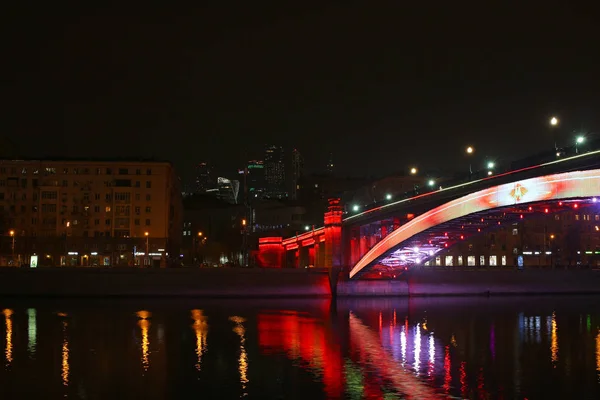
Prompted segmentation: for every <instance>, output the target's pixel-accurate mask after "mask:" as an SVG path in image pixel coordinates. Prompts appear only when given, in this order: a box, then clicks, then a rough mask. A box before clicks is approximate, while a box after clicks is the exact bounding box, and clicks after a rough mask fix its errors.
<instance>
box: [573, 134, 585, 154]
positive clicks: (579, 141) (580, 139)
mask: <svg viewBox="0 0 600 400" xmlns="http://www.w3.org/2000/svg"><path fill="white" fill-rule="evenodd" d="M583 142H585V136H581V135H580V136H577V138H575V153H579V145H580V144H582V143H583Z"/></svg>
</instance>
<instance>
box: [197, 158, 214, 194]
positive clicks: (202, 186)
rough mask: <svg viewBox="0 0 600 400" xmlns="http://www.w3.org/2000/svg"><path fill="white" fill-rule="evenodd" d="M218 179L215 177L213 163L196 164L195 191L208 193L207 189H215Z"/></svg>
mask: <svg viewBox="0 0 600 400" xmlns="http://www.w3.org/2000/svg"><path fill="white" fill-rule="evenodd" d="M216 187H217V180H216V179H214V177H213V171H212V165H210V163H208V162H201V163H199V164H198V165H196V178H195V188H194V192H195V193H206V191H207V190H210V189H215V188H216Z"/></svg>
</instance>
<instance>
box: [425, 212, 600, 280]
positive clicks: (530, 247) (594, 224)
mask: <svg viewBox="0 0 600 400" xmlns="http://www.w3.org/2000/svg"><path fill="white" fill-rule="evenodd" d="M519 264H521V265H522V267H524V268H527V267H542V266H543V267H578V266H579V267H586V266H587V267H598V266H600V209H599V208H598V207H590V208H582V209H580V210H578V211H566V212H561V213H554V214H552V213H549V214H548V215H544V216H542V217H529V218H528V217H527V216H524V218H523V220H522V221H520V222H517V223H514V224H510V225H506V226H500V227H499V228H498V229H495V230H492V231H490V232H489V233H484V234H482V235H479V236H475V237H473V238H471V239H469V240H465V241H464V242H462V243H459V244H457V245H455V246H453V247H452V248H450V249H448V250H447V251H442V252H440V253H439V254H438V255H436V256H435V257H434V258H433V259H431V260H430V261H429V262H427V263H426V264H425V265H426V266H438V267H463V266H464V267H489V268H494V267H518V266H519Z"/></svg>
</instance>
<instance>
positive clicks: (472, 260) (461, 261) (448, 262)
mask: <svg viewBox="0 0 600 400" xmlns="http://www.w3.org/2000/svg"><path fill="white" fill-rule="evenodd" d="M454 259H455V257H454V256H444V257H443V260H444V264H443V265H444V266H446V267H453V266H459V267H460V266H464V265H466V266H468V267H475V266H481V267H483V266H486V265H489V266H490V267H496V266H498V265H501V266H506V256H500V257H498V256H495V255H491V256H489V260H486V256H479V264H478V263H477V257H476V256H466V257H463V256H456V263H454ZM465 261H466V264H465ZM498 261H500V264H498ZM486 262H487V264H486ZM425 265H426V266H436V267H440V266H442V256H437V257H435V259H434V260H431V261H427V262H425Z"/></svg>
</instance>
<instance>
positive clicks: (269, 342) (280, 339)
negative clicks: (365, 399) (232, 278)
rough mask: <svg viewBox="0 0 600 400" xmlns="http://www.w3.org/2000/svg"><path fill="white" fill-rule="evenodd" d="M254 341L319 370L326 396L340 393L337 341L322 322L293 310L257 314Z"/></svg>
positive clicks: (264, 351) (261, 346)
mask: <svg viewBox="0 0 600 400" xmlns="http://www.w3.org/2000/svg"><path fill="white" fill-rule="evenodd" d="M258 344H259V347H260V349H261V352H263V353H266V354H273V353H277V352H281V351H283V352H285V353H286V354H287V355H288V357H290V358H293V359H301V360H302V362H303V363H305V364H306V366H307V367H308V368H309V369H311V370H315V371H319V372H321V373H322V376H323V384H324V386H325V393H326V394H327V398H329V399H335V398H340V397H342V395H343V387H344V377H343V366H342V356H341V354H340V347H339V344H338V343H337V342H336V341H335V340H334V339H333V338H332V335H331V332H327V331H326V329H325V327H324V326H323V324H322V323H319V321H318V320H317V319H314V318H311V317H309V316H308V315H306V314H301V313H298V312H295V311H290V312H286V313H277V314H267V313H261V314H259V315H258Z"/></svg>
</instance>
